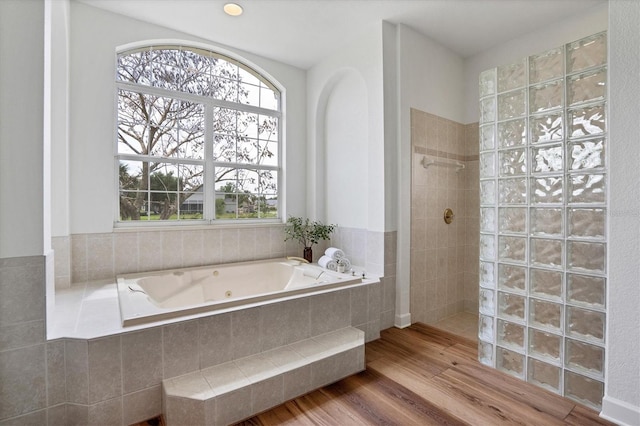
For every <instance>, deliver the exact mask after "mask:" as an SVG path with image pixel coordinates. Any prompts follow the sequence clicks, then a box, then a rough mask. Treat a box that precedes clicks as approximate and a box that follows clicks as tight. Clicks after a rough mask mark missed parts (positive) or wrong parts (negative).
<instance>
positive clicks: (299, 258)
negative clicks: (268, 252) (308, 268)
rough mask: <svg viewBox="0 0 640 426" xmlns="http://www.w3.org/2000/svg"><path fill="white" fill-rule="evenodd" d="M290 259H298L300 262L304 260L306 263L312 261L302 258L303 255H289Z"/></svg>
mask: <svg viewBox="0 0 640 426" xmlns="http://www.w3.org/2000/svg"><path fill="white" fill-rule="evenodd" d="M287 259H288V260H297V261H300V262H304V263H310V262H309V261H308V260H307V259H305V258H302V257H296V256H287Z"/></svg>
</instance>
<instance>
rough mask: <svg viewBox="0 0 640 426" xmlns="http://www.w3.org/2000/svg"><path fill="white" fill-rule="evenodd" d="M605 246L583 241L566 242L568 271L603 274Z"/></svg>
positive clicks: (605, 254)
mask: <svg viewBox="0 0 640 426" xmlns="http://www.w3.org/2000/svg"><path fill="white" fill-rule="evenodd" d="M606 256H607V253H606V245H605V244H604V243H592V242H584V241H567V262H568V263H569V264H568V267H569V268H570V269H574V270H575V269H577V270H583V271H588V272H595V273H598V274H604V271H605V263H606Z"/></svg>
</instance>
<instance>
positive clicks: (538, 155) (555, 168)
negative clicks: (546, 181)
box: [531, 144, 564, 173]
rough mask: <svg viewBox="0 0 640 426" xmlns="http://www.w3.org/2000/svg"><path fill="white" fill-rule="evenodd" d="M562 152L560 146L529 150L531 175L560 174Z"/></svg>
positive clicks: (537, 147) (562, 149) (562, 166)
mask: <svg viewBox="0 0 640 426" xmlns="http://www.w3.org/2000/svg"><path fill="white" fill-rule="evenodd" d="M563 151H564V148H563V146H562V144H557V145H547V146H536V147H533V148H531V169H532V170H531V171H532V173H550V172H562V170H564V162H563V161H562V153H563Z"/></svg>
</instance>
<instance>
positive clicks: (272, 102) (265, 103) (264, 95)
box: [260, 86, 280, 110]
mask: <svg viewBox="0 0 640 426" xmlns="http://www.w3.org/2000/svg"><path fill="white" fill-rule="evenodd" d="M279 104H280V96H278V94H277V93H276V92H274V91H273V90H271V89H269V88H268V87H264V86H262V87H261V88H260V106H261V107H262V108H269V109H274V110H278V109H279Z"/></svg>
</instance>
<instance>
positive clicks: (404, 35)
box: [395, 25, 464, 327]
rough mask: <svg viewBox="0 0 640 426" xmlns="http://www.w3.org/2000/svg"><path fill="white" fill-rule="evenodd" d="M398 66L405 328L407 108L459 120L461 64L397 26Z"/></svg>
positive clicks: (399, 298) (400, 295) (399, 314)
mask: <svg viewBox="0 0 640 426" xmlns="http://www.w3.org/2000/svg"><path fill="white" fill-rule="evenodd" d="M396 37H397V64H398V76H397V77H398V88H399V89H398V93H399V102H398V105H399V118H398V126H399V127H398V141H399V145H398V147H399V149H398V173H399V174H398V183H399V187H398V199H397V204H398V206H399V209H398V263H397V265H398V268H397V278H396V279H397V291H396V321H395V324H396V326H400V327H406V326H408V325H410V324H411V317H410V313H409V295H410V282H409V281H410V272H409V271H410V261H409V259H410V245H411V236H410V231H411V115H410V108H416V109H419V110H421V111H425V112H428V113H430V114H435V115H438V116H440V117H444V118H448V119H450V120H453V121H457V122H462V111H463V101H464V90H463V85H462V81H463V72H464V68H463V65H464V63H463V60H462V58H461V57H460V56H458V55H457V54H455V53H453V52H452V51H450V50H448V49H447V48H445V47H443V46H441V45H439V44H438V43H435V42H434V41H432V40H430V39H428V38H426V37H424V36H423V35H421V34H419V33H417V32H416V31H414V30H412V29H410V28H408V27H405V26H403V25H399V26H398V27H397V34H396Z"/></svg>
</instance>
